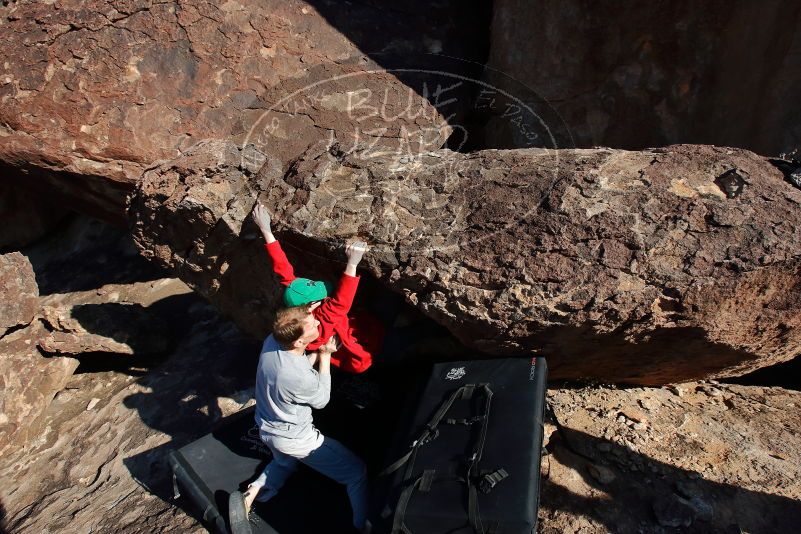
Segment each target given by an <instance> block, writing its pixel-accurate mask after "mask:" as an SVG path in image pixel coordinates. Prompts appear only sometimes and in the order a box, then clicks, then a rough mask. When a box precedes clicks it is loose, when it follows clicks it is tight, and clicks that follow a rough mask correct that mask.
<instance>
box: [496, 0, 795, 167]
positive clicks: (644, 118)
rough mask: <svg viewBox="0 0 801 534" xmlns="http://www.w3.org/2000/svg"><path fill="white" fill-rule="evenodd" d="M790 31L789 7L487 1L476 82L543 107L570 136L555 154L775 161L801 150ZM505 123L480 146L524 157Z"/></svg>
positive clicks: (784, 2)
mask: <svg viewBox="0 0 801 534" xmlns="http://www.w3.org/2000/svg"><path fill="white" fill-rule="evenodd" d="M799 28H801V4H799V3H798V2H793V1H791V0H773V1H768V2H743V3H738V4H732V3H731V2H723V1H714V2H704V3H703V4H699V3H696V2H689V1H677V2H658V3H652V4H650V5H649V9H631V5H630V4H625V3H617V4H615V5H609V4H606V3H599V2H592V1H591V0H569V1H567V2H564V1H560V0H542V1H539V2H537V8H536V9H532V8H531V4H530V3H529V2H527V1H525V0H497V1H495V2H493V17H492V29H491V36H490V52H489V58H488V60H487V65H488V66H489V67H491V68H490V69H487V71H486V73H487V74H486V79H487V81H488V82H489V83H490V84H491V85H493V86H495V87H497V88H498V89H505V90H511V91H512V92H515V93H517V94H521V93H522V94H526V93H528V99H527V100H529V101H535V102H536V101H539V100H540V99H545V100H546V101H547V102H548V103H550V105H551V106H553V107H554V108H555V109H556V111H557V112H558V114H559V116H561V118H562V119H564V121H565V123H566V125H567V129H568V130H569V132H570V135H565V136H563V137H562V139H560V140H559V143H558V146H561V147H564V148H571V147H574V146H578V147H590V146H611V147H614V148H626V149H641V148H645V147H652V146H663V145H668V144H672V143H702V144H715V145H723V146H736V147H741V148H748V149H750V150H753V151H755V152H758V153H761V154H766V155H777V154H779V153H781V152H785V151H791V150H793V149H795V150H801V101H799V99H798V98H797V96H796V95H798V94H801V30H799ZM542 107H543V109H547V106H542ZM504 113H507V110H506V109H504V108H500V109H497V110H495V116H494V117H492V118H490V120H489V123H488V127H487V131H486V134H485V137H486V142H487V145H486V146H488V147H496V148H513V147H520V146H527V145H526V144H525V139H524V138H522V135H521V133H520V130H519V128H517V127H516V125H514V124H513V123H511V122H510V121H509V120H508V118H506V117H502V115H503V114H504ZM552 126H558V125H557V124H552Z"/></svg>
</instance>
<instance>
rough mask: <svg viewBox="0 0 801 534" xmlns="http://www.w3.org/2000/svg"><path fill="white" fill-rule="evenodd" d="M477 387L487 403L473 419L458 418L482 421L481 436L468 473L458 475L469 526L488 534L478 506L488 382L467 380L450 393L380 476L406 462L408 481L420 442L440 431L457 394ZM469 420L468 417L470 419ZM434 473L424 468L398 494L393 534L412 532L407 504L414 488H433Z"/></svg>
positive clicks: (467, 396)
mask: <svg viewBox="0 0 801 534" xmlns="http://www.w3.org/2000/svg"><path fill="white" fill-rule="evenodd" d="M477 388H481V389H482V391H483V392H484V403H483V406H482V409H481V413H480V414H479V415H478V416H476V417H473V418H470V420H464V421H465V422H464V423H462V420H459V423H462V424H472V423H473V422H478V421H481V430H480V432H479V438H478V440H477V443H476V446H475V447H474V448H473V452H472V454H471V456H470V458H469V461H468V467H467V476H466V477H465V478H464V479H461V478H459V479H458V480H463V481H464V482H465V483H466V484H467V486H468V507H467V512H468V521H469V522H470V526H471V527H472V528H473V530H474V532H475V533H476V534H485V533H484V528H483V526H482V523H481V514H480V511H479V508H478V486H477V480H478V465H479V462H480V461H481V456H482V454H483V452H484V444H485V443H486V440H487V426H488V422H489V410H490V406H491V403H492V390H491V389H490V387H489V384H466V385H464V386H462V387H460V388H459V389H457V390H456V391H454V392H453V394H451V396H450V397H449V398H448V399H447V400H445V402H443V403H442V405H440V407H439V409H438V410H437V411H436V413H435V414H434V416H433V417H432V418H431V419H430V420H429V421H428V423H426V425H425V430H423V433H422V434H421V435H420V437H419V438H418V439H416V440H415V441H414V443H413V444H412V449H411V450H410V451H409V452H408V453H406V454H405V455H404V456H402V457H401V458H400V459H398V460H396V461H395V462H393V463H392V464H391V465H390V466H389V467H387V468H386V469H384V470H383V471H382V472H381V473H380V474H379V476H383V475H387V474H390V473H392V472H394V471H396V470H398V469H399V468H400V467H401V466H403V465H404V464H406V472H405V473H404V476H403V480H404V481H406V482H408V481H409V480H410V478H411V475H412V471H413V469H414V460H415V458H416V457H417V451H418V449H419V448H420V446H421V445H425V444H426V443H428V442H429V441H431V439H434V438H435V437H436V435H437V433H438V430H437V426H438V425H439V424H440V423H441V422H442V418H443V417H444V416H445V414H446V413H447V412H448V410H450V408H451V406H453V403H454V402H455V401H456V400H457V399H458V398H461V399H470V398H472V397H473V395H474V393H475V391H476V389H477ZM450 421H456V420H449V421H448V422H450ZM467 421H469V423H468V422H467ZM451 424H453V423H451ZM433 476H434V471H433V470H425V471H424V472H423V474H422V475H421V476H419V477H417V478H416V479H415V480H414V481H413V482H411V484H407V486H406V487H405V488H404V489H403V491H402V492H401V494H400V497H399V498H398V504H397V506H396V507H395V513H394V517H393V521H392V534H412V532H411V531H410V530H409V528H408V527H407V526H406V524H405V523H404V517H405V515H406V508H407V507H408V505H409V500H410V499H411V497H412V494H413V493H414V492H415V490H417V489H420V490H423V487H424V488H425V491H428V490H429V489H430V487H431V484H432V483H433V482H434V478H433Z"/></svg>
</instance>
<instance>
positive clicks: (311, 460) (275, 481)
mask: <svg viewBox="0 0 801 534" xmlns="http://www.w3.org/2000/svg"><path fill="white" fill-rule="evenodd" d="M265 443H266V444H267V446H268V447H270V450H271V451H272V453H273V459H272V461H271V462H270V463H269V464H267V467H265V468H264V471H263V472H262V473H261V475H259V478H257V479H256V480H254V481H253V482H252V483H251V485H252V486H254V487H258V488H262V487H263V488H264V491H266V492H269V493H268V495H270V496H272V495H275V494H276V493H277V492H278V490H280V489H281V487H283V485H284V482H286V480H287V479H288V478H289V476H290V475H291V474H292V473H294V472H295V470H296V469H297V468H298V462H301V463H303V464H305V465H307V466H309V467H311V468H312V469H314V470H315V471H318V472H320V473H322V474H324V475H325V476H327V477H328V478H331V479H333V480H335V481H337V482H339V483H340V484H344V485H345V486H346V487H347V490H348V498H349V499H350V506H351V508H352V509H353V526H354V527H356V528H357V529H361V528H362V527H363V526H364V523H365V520H366V519H367V468H366V467H365V466H364V462H362V461H361V459H359V457H358V456H356V455H355V454H353V453H352V452H351V451H350V450H349V449H348V448H347V447H345V446H344V445H342V444H341V443H340V442H338V441H337V440H335V439H333V438H329V437H327V436H323V444H322V445H320V446H319V447H318V448H316V449H314V450H313V451H312V452H311V453H309V455H308V456H306V457H303V458H295V457H293V456H289V455H287V454H285V453H283V452H281V451H277V450H275V448H273V447H272V446H271V445H270V444H269V443H267V442H265ZM260 500H261V499H260Z"/></svg>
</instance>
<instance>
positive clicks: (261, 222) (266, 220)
mask: <svg viewBox="0 0 801 534" xmlns="http://www.w3.org/2000/svg"><path fill="white" fill-rule="evenodd" d="M253 220H254V221H256V226H258V227H259V230H261V233H262V235H263V236H264V239H265V241H267V242H268V243H272V242H273V241H275V237H273V230H272V227H271V226H270V224H271V223H272V217H271V216H270V212H269V211H267V208H265V207H264V206H262V205H261V203H260V202H256V205H255V206H254V207H253Z"/></svg>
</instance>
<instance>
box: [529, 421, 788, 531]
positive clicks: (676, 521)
mask: <svg viewBox="0 0 801 534" xmlns="http://www.w3.org/2000/svg"><path fill="white" fill-rule="evenodd" d="M557 434H558V436H557V435H556V434H555V435H554V437H552V441H551V443H550V444H549V449H550V450H552V454H553V456H554V458H555V459H557V460H558V461H559V463H561V464H563V465H565V466H567V467H569V468H571V469H574V470H575V471H576V472H577V473H579V474H580V475H581V476H582V478H583V480H584V482H586V484H588V485H589V486H591V487H592V488H594V489H596V490H597V491H599V492H602V494H603V495H601V496H599V497H597V498H591V497H586V496H583V495H577V494H575V493H573V492H572V491H570V490H569V489H568V488H565V487H562V486H559V485H556V484H555V483H553V482H552V481H550V480H545V481H543V484H542V496H541V504H542V506H543V507H544V508H545V509H548V510H553V511H557V510H558V511H563V512H566V513H568V514H571V515H575V516H584V517H587V518H588V519H591V520H592V521H594V522H597V523H600V524H602V525H604V526H605V527H606V528H608V529H609V531H610V532H690V533H695V532H697V533H721V534H723V533H725V534H729V533H732V534H734V533H738V534H739V533H740V532H749V533H752V534H768V533H776V532H788V533H789V532H798V529H799V526H801V502H799V501H797V500H793V499H790V498H787V497H782V496H779V495H771V494H769V493H764V492H760V491H752V490H748V489H745V488H741V487H737V486H734V485H730V484H724V483H719V482H714V481H710V480H705V479H704V478H703V477H702V476H701V475H700V474H699V473H696V472H693V471H689V470H686V469H682V468H679V467H676V466H673V465H670V464H666V463H663V462H660V461H657V460H654V459H652V458H649V457H648V456H645V455H643V454H640V453H638V452H633V451H631V450H629V449H628V448H626V447H623V446H621V445H618V444H617V443H614V442H612V441H609V440H606V439H602V438H598V437H595V436H592V435H589V434H586V433H584V432H581V431H579V430H574V429H570V428H566V427H559V432H558V433H557ZM602 450H603V452H601V451H602ZM591 464H594V465H596V466H598V465H600V466H605V467H606V468H608V469H610V470H611V472H612V474H613V476H614V478H613V479H612V480H611V481H607V482H606V483H603V484H602V483H600V482H599V481H598V480H597V479H596V478H594V477H593V476H592V475H591V474H590V473H589V471H588V469H587V468H588V466H589V465H591ZM607 480H608V479H607ZM543 513H545V512H544V511H543V510H542V509H541V511H540V514H541V515H542V514H543ZM543 532H549V533H550V532H552V531H548V530H546V531H543Z"/></svg>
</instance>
